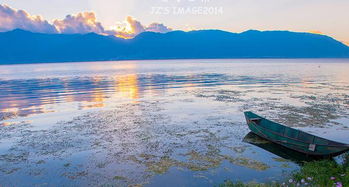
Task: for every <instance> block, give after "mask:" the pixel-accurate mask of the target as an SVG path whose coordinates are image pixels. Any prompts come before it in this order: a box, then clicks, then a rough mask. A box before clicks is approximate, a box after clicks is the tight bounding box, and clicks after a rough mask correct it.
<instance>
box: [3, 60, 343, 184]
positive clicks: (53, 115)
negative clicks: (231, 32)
mask: <svg viewBox="0 0 349 187" xmlns="http://www.w3.org/2000/svg"><path fill="white" fill-rule="evenodd" d="M348 72H349V60H338V59H326V60H324V59H316V60H315V59H307V60H303V59H297V60H291V59H288V60H277V59H275V60H258V59H255V60H174V61H124V62H89V63H57V64H30V65H11V66H0V90H1V92H0V181H1V182H0V185H1V184H2V185H5V186H7V185H11V186H12V185H14V186H27V185H42V186H56V185H58V184H65V185H68V186H72V185H90V186H95V185H115V186H128V185H136V184H139V185H144V186H154V185H166V186H212V185H218V184H220V183H222V182H224V180H227V179H229V180H234V181H260V182H270V181H277V180H283V179H285V178H287V177H288V175H289V174H290V173H291V172H292V171H294V170H295V169H297V168H298V167H299V166H298V164H297V162H295V160H294V159H292V158H291V157H288V155H286V157H285V155H283V154H282V151H281V153H280V151H275V150H274V151H272V150H270V149H268V148H266V147H267V146H256V145H253V144H251V143H248V141H246V139H248V137H245V136H246V135H247V134H248V132H249V130H248V128H247V125H246V123H245V121H244V116H243V111H246V110H251V111H254V112H256V113H258V114H260V115H263V116H266V117H268V118H271V119H273V120H275V121H278V122H280V123H284V124H286V125H288V126H292V127H295V128H300V129H303V130H305V131H308V132H311V133H314V134H318V135H320V136H324V137H327V138H330V139H333V140H337V141H342V142H346V143H349V138H348V136H347V134H348V132H349V76H348ZM258 142H259V143H260V144H262V145H266V144H268V142H265V141H264V140H258ZM268 150H269V151H268Z"/></svg>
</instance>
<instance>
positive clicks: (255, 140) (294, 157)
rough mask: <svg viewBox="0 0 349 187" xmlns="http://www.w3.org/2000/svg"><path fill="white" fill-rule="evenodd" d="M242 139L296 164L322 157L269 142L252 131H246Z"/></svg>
mask: <svg viewBox="0 0 349 187" xmlns="http://www.w3.org/2000/svg"><path fill="white" fill-rule="evenodd" d="M243 141H244V142H247V143H250V144H252V145H255V146H258V147H260V148H262V149H264V150H266V151H268V152H271V153H273V154H275V155H277V156H279V157H281V158H284V159H286V160H291V161H293V162H296V163H297V164H303V162H308V161H313V160H319V159H321V158H322V157H314V156H308V155H306V154H303V153H300V152H297V151H293V150H291V149H288V148H286V147H283V146H281V145H278V144H275V143H273V142H270V141H268V140H266V139H264V138H261V137H259V136H257V135H256V134H254V133H252V132H250V133H248V134H247V135H246V136H245V138H244V139H243Z"/></svg>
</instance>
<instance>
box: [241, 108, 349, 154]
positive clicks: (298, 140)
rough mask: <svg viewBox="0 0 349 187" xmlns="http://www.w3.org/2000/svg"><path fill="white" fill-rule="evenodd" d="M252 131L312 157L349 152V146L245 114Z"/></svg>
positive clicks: (255, 115) (254, 115) (250, 113)
mask: <svg viewBox="0 0 349 187" xmlns="http://www.w3.org/2000/svg"><path fill="white" fill-rule="evenodd" d="M245 117H246V121H247V124H248V126H249V128H250V130H251V131H252V132H253V133H255V134H257V135H258V136H260V137H262V138H265V139H268V140H270V141H272V142H274V143H277V144H279V145H282V146H284V147H287V148H289V149H292V150H295V151H299V152H301V153H304V154H306V155H312V156H329V157H331V156H337V155H340V154H342V153H344V152H346V151H348V150H349V146H348V145H346V144H342V143H339V142H335V141H331V140H327V139H324V138H321V137H318V136H314V135H311V134H309V133H306V132H303V131H300V130H297V129H293V128H290V127H287V126H284V125H281V124H278V123H275V122H272V121H270V120H267V119H265V118H263V117H260V116H258V115H257V114H254V113H252V112H245Z"/></svg>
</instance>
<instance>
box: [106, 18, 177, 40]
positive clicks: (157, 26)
mask: <svg viewBox="0 0 349 187" xmlns="http://www.w3.org/2000/svg"><path fill="white" fill-rule="evenodd" d="M171 31H172V29H171V28H169V27H167V26H165V25H164V24H161V23H152V24H150V25H149V26H144V25H142V24H141V22H139V21H137V20H136V19H134V18H132V17H131V16H128V17H127V18H126V21H125V22H124V23H122V24H119V25H118V26H116V27H114V28H113V29H111V30H110V31H109V32H112V33H113V34H114V35H116V36H118V37H122V38H133V37H135V36H137V35H138V34H140V33H142V32H159V33H167V32H171Z"/></svg>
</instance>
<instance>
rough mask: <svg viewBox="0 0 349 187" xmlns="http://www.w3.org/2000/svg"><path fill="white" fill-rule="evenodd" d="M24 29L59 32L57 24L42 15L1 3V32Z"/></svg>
mask: <svg viewBox="0 0 349 187" xmlns="http://www.w3.org/2000/svg"><path fill="white" fill-rule="evenodd" d="M13 29H23V30H28V31H32V32H40V33H57V29H56V28H55V26H53V25H52V24H50V23H49V22H48V21H46V20H44V19H43V18H42V17H40V16H31V15H29V14H28V13H27V12H25V11H23V10H16V9H12V8H10V7H8V6H6V5H1V4H0V32H5V31H10V30H13Z"/></svg>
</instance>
